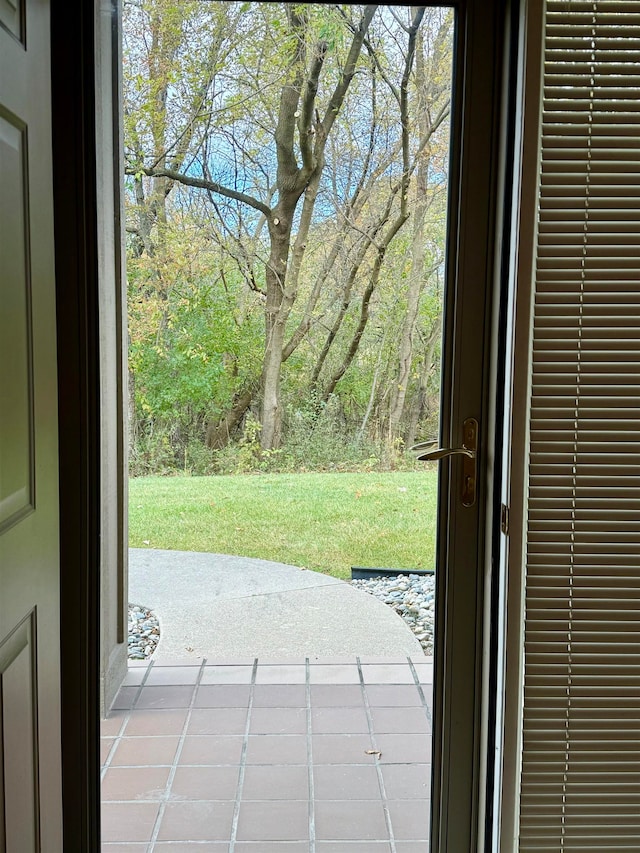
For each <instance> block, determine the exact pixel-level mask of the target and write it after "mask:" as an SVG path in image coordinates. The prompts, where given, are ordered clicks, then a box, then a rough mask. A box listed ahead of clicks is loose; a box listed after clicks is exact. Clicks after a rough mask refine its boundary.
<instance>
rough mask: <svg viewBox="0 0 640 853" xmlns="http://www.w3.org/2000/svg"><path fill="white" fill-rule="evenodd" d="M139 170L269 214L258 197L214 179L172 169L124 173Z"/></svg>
mask: <svg viewBox="0 0 640 853" xmlns="http://www.w3.org/2000/svg"><path fill="white" fill-rule="evenodd" d="M140 172H142V174H143V175H147V177H149V178H169V180H171V181H177V183H179V184H184V185H185V186H187V187H196V188H198V189H201V190H209V192H212V193H217V194H218V195H223V196H225V197H226V198H232V199H234V200H235V201H240V202H242V203H243V204H248V205H249V207H253V208H254V210H259V211H260V213H262V214H264V215H265V216H266V217H270V216H271V208H269V207H267V205H266V204H264V203H263V202H261V201H260V200H259V199H257V198H254V197H253V196H251V195H247V194H246V193H241V192H238V190H233V189H231V187H225V186H223V185H222V184H219V183H217V182H216V181H207V180H205V179H204V178H194V177H192V176H191V175H183V174H182V172H174V171H173V169H147V168H137V169H131V168H127V169H125V174H127V175H137V174H139V173H140Z"/></svg>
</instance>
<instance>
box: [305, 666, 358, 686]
mask: <svg viewBox="0 0 640 853" xmlns="http://www.w3.org/2000/svg"><path fill="white" fill-rule="evenodd" d="M309 683H310V684H357V685H358V686H359V685H360V673H359V672H358V667H357V665H356V664H355V663H351V664H344V663H343V664H313V665H312V666H310V667H309Z"/></svg>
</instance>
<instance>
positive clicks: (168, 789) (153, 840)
mask: <svg viewBox="0 0 640 853" xmlns="http://www.w3.org/2000/svg"><path fill="white" fill-rule="evenodd" d="M206 662H207V659H206V658H203V659H202V663H201V664H200V669H199V670H198V677H197V678H196V683H195V684H194V685H193V692H192V694H191V701H190V702H189V707H188V708H187V716H186V717H185V721H184V725H183V726H182V732H181V734H180V739H179V740H178V746H177V748H176V753H175V755H174V758H173V764H172V765H171V769H170V770H169V776H168V778H167V784H166V787H165V792H164V795H163V796H162V799H161V800H160V808H159V809H158V814H157V816H156V820H155V823H154V825H153V830H152V832H151V838H150V839H149V845H148V847H147V853H152V851H153V848H154V846H155V843H156V841H157V839H158V834H159V833H160V824H161V823H162V818H163V817H164V812H165V809H166V806H167V803H168V802H169V799H170V796H171V786H172V785H173V780H174V779H175V776H176V770H177V769H178V763H179V762H180V755H181V754H182V750H183V747H184V741H185V738H186V736H187V729H188V727H189V722H190V721H191V712H192V711H193V707H194V704H195V701H196V695H197V693H198V688H199V687H200V680H201V678H202V673H203V672H204V667H205V664H206Z"/></svg>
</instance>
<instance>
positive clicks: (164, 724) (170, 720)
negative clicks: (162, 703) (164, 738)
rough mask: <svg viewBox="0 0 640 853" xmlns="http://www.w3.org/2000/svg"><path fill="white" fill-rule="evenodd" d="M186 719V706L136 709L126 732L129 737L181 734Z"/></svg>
mask: <svg viewBox="0 0 640 853" xmlns="http://www.w3.org/2000/svg"><path fill="white" fill-rule="evenodd" d="M186 719H187V709H186V708H162V709H160V708H156V709H153V710H148V711H147V710H145V711H142V710H138V709H136V712H135V714H132V715H131V717H130V719H129V722H128V723H127V727H126V729H125V730H124V734H125V735H126V736H127V737H138V736H153V735H179V734H182V729H183V728H184V724H185V720H186Z"/></svg>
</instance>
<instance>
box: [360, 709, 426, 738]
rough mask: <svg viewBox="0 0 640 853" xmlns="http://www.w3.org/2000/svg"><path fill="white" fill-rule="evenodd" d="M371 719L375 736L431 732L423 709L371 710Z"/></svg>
mask: <svg viewBox="0 0 640 853" xmlns="http://www.w3.org/2000/svg"><path fill="white" fill-rule="evenodd" d="M371 718H372V720H373V730H374V732H375V733H376V734H421V735H426V734H428V733H429V732H430V731H431V726H430V723H429V719H428V717H427V712H426V711H425V709H424V708H372V709H371Z"/></svg>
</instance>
